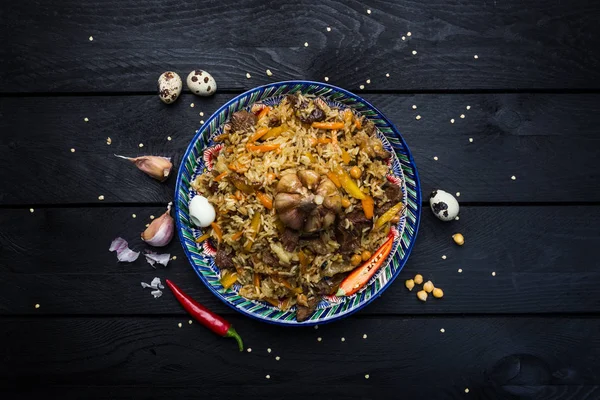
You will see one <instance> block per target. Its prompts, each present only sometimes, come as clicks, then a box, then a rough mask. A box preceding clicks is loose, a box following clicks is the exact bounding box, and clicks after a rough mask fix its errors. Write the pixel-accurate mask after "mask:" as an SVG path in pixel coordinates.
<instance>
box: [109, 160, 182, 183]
mask: <svg viewBox="0 0 600 400" xmlns="http://www.w3.org/2000/svg"><path fill="white" fill-rule="evenodd" d="M115 156H116V157H119V158H123V159H125V160H129V161H131V162H132V163H134V164H135V166H136V167H138V168H139V169H140V170H142V171H144V172H145V173H146V174H147V175H149V176H151V177H152V178H154V179H156V180H158V181H160V182H164V181H166V180H167V178H168V177H169V174H170V173H171V168H173V164H171V158H169V157H160V156H141V157H135V158H131V157H124V156H120V155H117V154H115Z"/></svg>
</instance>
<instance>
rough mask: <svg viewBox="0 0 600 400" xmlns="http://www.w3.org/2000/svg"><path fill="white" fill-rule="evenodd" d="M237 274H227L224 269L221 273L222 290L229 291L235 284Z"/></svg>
mask: <svg viewBox="0 0 600 400" xmlns="http://www.w3.org/2000/svg"><path fill="white" fill-rule="evenodd" d="M237 279H238V277H237V274H236V273H235V272H229V271H227V270H226V269H224V270H223V271H222V272H221V280H220V281H221V285H223V288H224V289H225V290H227V289H229V288H230V287H232V286H233V284H234V283H236V282H237Z"/></svg>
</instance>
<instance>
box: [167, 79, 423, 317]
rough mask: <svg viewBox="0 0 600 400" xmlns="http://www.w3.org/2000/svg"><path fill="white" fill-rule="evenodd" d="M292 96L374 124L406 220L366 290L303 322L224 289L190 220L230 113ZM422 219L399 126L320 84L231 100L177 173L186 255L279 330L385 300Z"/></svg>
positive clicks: (233, 303)
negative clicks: (318, 100) (197, 188)
mask: <svg viewBox="0 0 600 400" xmlns="http://www.w3.org/2000/svg"><path fill="white" fill-rule="evenodd" d="M292 93H302V94H307V95H315V96H320V97H322V98H323V99H324V100H325V101H326V102H328V103H329V104H330V105H334V106H338V107H342V106H344V107H349V108H351V109H352V110H353V111H354V112H355V113H357V114H360V115H363V116H364V117H366V118H368V119H370V120H371V121H372V122H373V123H374V124H375V126H376V127H377V130H378V134H379V136H380V138H381V139H382V142H383V144H384V147H385V148H386V149H387V150H389V151H392V152H393V154H394V157H393V158H392V164H391V169H392V175H391V176H390V177H389V179H390V180H394V179H395V178H399V179H401V187H402V192H403V195H404V202H405V205H406V208H405V212H404V216H403V217H402V218H401V219H400V222H399V223H398V225H396V227H395V229H394V232H395V233H396V237H395V239H394V241H395V242H394V248H393V250H392V252H391V253H390V255H389V256H388V259H387V261H386V263H385V265H384V266H383V267H382V268H381V269H380V270H379V271H378V272H377V273H376V274H375V276H374V277H373V278H372V279H371V281H370V282H369V283H368V284H367V285H366V286H365V288H363V289H362V290H361V291H359V292H358V293H356V294H354V295H353V296H349V297H335V296H326V297H325V298H324V299H323V300H322V301H321V302H320V303H319V305H318V306H317V310H316V311H315V312H314V313H313V315H312V316H311V317H310V318H309V319H308V320H306V321H303V322H297V321H296V312H295V307H293V308H292V309H290V310H288V311H281V310H279V309H278V308H276V307H273V306H272V305H270V304H268V303H265V302H260V301H254V300H248V299H246V298H244V297H241V296H239V295H238V294H237V291H238V289H239V285H234V287H233V288H231V289H229V290H225V289H224V288H223V286H222V285H221V283H220V282H219V278H220V272H219V268H218V267H217V266H216V265H215V263H214V259H213V257H212V254H213V251H214V250H213V249H211V248H210V246H209V245H208V244H206V243H204V244H202V245H199V244H197V243H196V242H195V239H196V238H198V237H199V236H200V235H201V234H202V231H201V230H200V229H197V228H196V227H195V226H193V225H192V224H191V223H190V220H189V216H188V202H189V201H190V199H191V198H192V197H193V196H194V195H195V193H194V191H193V189H191V185H190V183H191V182H192V181H193V180H194V178H195V177H196V176H197V175H199V174H201V173H202V172H204V171H206V168H207V164H210V160H209V159H210V156H208V155H209V154H212V153H213V152H214V151H215V150H218V147H217V146H219V145H215V144H214V143H213V141H212V138H213V137H214V136H216V135H218V134H219V133H220V132H221V131H222V128H223V125H224V123H225V122H226V121H228V120H229V118H230V116H231V114H232V113H234V112H235V111H238V110H242V109H249V108H250V107H251V106H252V104H254V103H256V102H261V103H265V104H269V105H273V104H276V103H278V102H279V101H280V99H281V98H283V96H285V95H286V94H292ZM420 217H421V187H420V184H419V175H418V173H417V168H416V166H415V163H414V161H413V158H412V155H411V153H410V150H409V149H408V146H407V145H406V143H405V142H404V139H402V136H401V135H400V133H399V132H398V130H397V129H396V127H395V126H394V125H393V124H392V123H391V122H390V121H389V120H388V119H387V118H386V117H385V116H384V115H383V114H382V113H381V112H380V111H379V110H378V109H377V108H375V107H373V106H372V105H371V104H370V103H369V102H367V101H366V100H364V99H363V98H361V97H359V96H357V95H355V94H353V93H350V92H348V91H346V90H344V89H341V88H338V87H336V86H332V85H327V84H324V83H320V82H311V81H285V82H277V83H272V84H269V85H265V86H259V87H257V88H254V89H252V90H249V91H247V92H245V93H243V94H241V95H239V96H237V97H235V98H233V99H231V100H230V101H228V102H227V103H226V104H224V105H223V106H222V107H221V108H219V109H218V110H217V111H216V112H215V113H214V114H213V115H212V116H211V117H210V118H209V119H208V120H207V121H206V123H205V124H204V125H202V126H201V127H200V129H198V131H197V132H196V136H194V139H193V140H192V142H191V143H190V145H189V146H188V148H187V150H186V152H185V154H184V156H183V159H182V161H181V165H180V166H179V172H178V173H177V185H176V187H175V221H176V223H177V231H178V234H179V239H180V241H181V244H182V246H183V250H184V251H185V254H186V255H187V257H188V259H189V261H190V263H191V264H192V267H193V268H194V271H196V273H197V274H198V276H199V277H200V280H202V282H203V283H204V284H205V285H206V286H207V287H208V288H209V289H210V291H211V292H213V293H214V294H215V296H217V297H218V298H219V299H221V300H222V301H223V302H224V303H225V304H227V305H228V306H230V307H232V308H233V309H235V310H237V311H239V312H241V313H242V314H245V315H248V316H250V317H252V318H255V319H258V320H260V321H264V322H269V323H272V324H277V325H287V326H290V325H292V326H293V325H301V326H310V325H317V324H323V323H327V322H331V321H335V320H337V319H340V318H343V317H346V316H348V315H350V314H352V313H354V312H356V311H358V310H360V309H361V308H363V307H365V306H366V305H367V304H369V303H370V302H372V301H373V300H374V299H375V298H376V297H378V296H380V295H381V293H383V291H384V290H385V289H387V288H388V287H389V286H390V285H391V284H392V282H393V281H394V279H395V278H396V277H397V276H398V274H399V273H400V271H401V270H402V267H404V264H405V263H406V260H407V259H408V256H409V255H410V252H411V250H412V248H413V245H414V243H415V239H416V235H417V231H418V229H419V220H420Z"/></svg>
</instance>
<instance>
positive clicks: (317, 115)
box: [299, 108, 325, 124]
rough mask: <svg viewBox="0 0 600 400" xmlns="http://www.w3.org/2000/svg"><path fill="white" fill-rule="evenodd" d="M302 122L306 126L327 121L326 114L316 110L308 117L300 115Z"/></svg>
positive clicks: (318, 109)
mask: <svg viewBox="0 0 600 400" xmlns="http://www.w3.org/2000/svg"><path fill="white" fill-rule="evenodd" d="M299 118H300V121H302V122H303V123H305V124H312V123H313V122H321V121H323V120H324V119H325V113H324V112H323V110H321V109H320V108H315V109H314V110H312V111H311V112H310V114H308V115H304V114H300V116H299Z"/></svg>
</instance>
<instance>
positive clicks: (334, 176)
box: [327, 172, 342, 188]
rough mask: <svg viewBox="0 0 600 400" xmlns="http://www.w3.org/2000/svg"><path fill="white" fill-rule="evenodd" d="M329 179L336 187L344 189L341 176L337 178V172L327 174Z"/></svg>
mask: <svg viewBox="0 0 600 400" xmlns="http://www.w3.org/2000/svg"><path fill="white" fill-rule="evenodd" d="M327 177H328V178H329V179H331V182H333V184H334V185H335V186H337V187H338V188H341V187H342V183H341V182H340V178H339V176H337V174H336V173H335V172H328V173H327Z"/></svg>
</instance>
